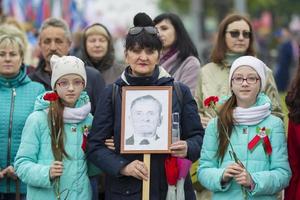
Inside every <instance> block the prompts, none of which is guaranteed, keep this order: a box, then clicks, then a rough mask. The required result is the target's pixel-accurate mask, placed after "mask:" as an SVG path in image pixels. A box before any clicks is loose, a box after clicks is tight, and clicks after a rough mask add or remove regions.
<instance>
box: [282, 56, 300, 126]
mask: <svg viewBox="0 0 300 200" xmlns="http://www.w3.org/2000/svg"><path fill="white" fill-rule="evenodd" d="M299 63H300V56H299ZM285 103H286V105H287V107H288V109H289V114H288V116H289V119H291V120H292V121H293V122H295V123H297V124H300V64H299V66H298V69H297V73H296V75H295V77H294V79H293V81H292V82H291V84H290V87H289V89H288V92H287V96H286V97H285Z"/></svg>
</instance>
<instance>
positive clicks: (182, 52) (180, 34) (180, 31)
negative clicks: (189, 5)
mask: <svg viewBox="0 0 300 200" xmlns="http://www.w3.org/2000/svg"><path fill="white" fill-rule="evenodd" d="M163 20H169V21H170V22H171V24H172V26H173V27H174V29H175V33H176V40H175V42H174V44H173V46H172V48H175V49H176V50H178V51H179V53H178V58H179V59H180V61H184V60H185V59H186V58H187V57H189V56H195V57H196V58H198V57H199V55H198V51H197V48H196V47H195V45H194V43H193V42H192V40H191V38H190V36H189V34H188V32H187V31H186V29H185V27H184V25H183V23H182V21H181V19H180V18H179V17H178V16H177V15H176V14H174V13H163V14H160V15H158V16H157V17H155V19H154V20H153V21H154V24H155V25H156V24H158V23H160V22H161V21H163ZM198 59H199V58H198Z"/></svg>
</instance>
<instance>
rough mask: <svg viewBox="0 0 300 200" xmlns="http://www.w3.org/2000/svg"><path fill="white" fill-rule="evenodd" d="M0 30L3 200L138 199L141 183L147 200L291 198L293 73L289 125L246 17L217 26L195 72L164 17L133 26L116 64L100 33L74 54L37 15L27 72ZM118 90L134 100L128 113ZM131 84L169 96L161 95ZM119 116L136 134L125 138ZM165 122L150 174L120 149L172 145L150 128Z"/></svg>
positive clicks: (64, 33) (19, 45) (59, 27)
mask: <svg viewBox="0 0 300 200" xmlns="http://www.w3.org/2000/svg"><path fill="white" fill-rule="evenodd" d="M0 30H1V31H0V130H1V131H0V145H1V147H2V148H1V152H0V200H12V199H17V200H20V199H22V200H25V199H27V200H35V199H49V200H50V199H51V200H53V199H57V200H60V199H72V200H73V199H82V200H85V199H86V200H90V199H93V200H97V199H107V200H110V199H111V200H117V199H124V200H126V199H128V200H129V199H130V200H132V199H134V200H140V199H142V195H143V192H142V191H143V184H145V182H149V195H150V196H149V197H148V199H151V200H158V199H167V200H184V199H189V200H193V199H202V197H201V193H203V192H204V193H206V194H208V196H207V197H206V198H205V199H229V198H230V199H282V198H284V199H285V200H294V199H297V197H298V196H300V184H299V183H300V177H299V169H300V167H299V165H300V161H299V156H297V155H298V154H297V152H298V150H299V149H300V137H299V134H300V128H299V127H300V120H299V119H300V118H299V115H300V114H299V113H300V111H299V110H300V105H298V104H299V98H300V88H299V84H300V67H298V68H297V70H295V71H296V73H295V76H294V79H293V80H292V81H291V84H290V87H289V89H288V93H287V96H286V105H287V107H288V110H289V114H288V119H289V122H288V127H286V128H285V125H284V123H283V118H284V113H283V111H282V105H281V102H280V97H279V94H278V90H277V86H276V83H275V80H274V76H273V72H272V70H271V69H270V68H269V67H268V66H266V65H265V63H264V62H263V61H262V60H260V59H259V58H257V57H256V52H255V48H254V47H255V45H254V44H255V35H254V30H253V27H252V25H251V23H250V20H249V19H248V18H247V17H245V16H243V15H240V14H229V15H228V16H226V17H225V18H224V19H223V20H222V21H221V22H220V24H219V29H218V33H217V36H216V41H215V43H214V46H213V48H212V50H211V56H210V59H209V60H210V62H209V63H208V64H205V65H204V66H201V62H200V59H199V54H198V52H197V49H196V47H195V45H194V44H193V42H192V40H191V38H190V36H189V34H188V32H187V30H186V28H185V27H184V24H183V22H182V20H181V19H180V17H179V16H178V15H176V14H173V13H163V14H160V15H158V16H157V17H155V18H154V19H153V20H152V19H151V18H150V17H149V16H148V15H147V14H146V13H138V14H136V15H135V16H134V19H133V26H132V27H131V28H129V30H128V33H127V35H126V38H125V44H124V58H125V59H124V63H125V65H124V64H120V63H117V62H116V61H115V57H114V55H115V52H114V46H113V38H112V36H111V34H110V32H109V30H108V29H107V27H106V26H105V25H103V24H100V23H95V24H92V25H89V26H87V27H86V28H85V29H84V30H83V33H82V35H81V41H80V51H79V52H80V53H78V52H77V53H76V56H74V55H70V48H71V44H72V36H71V32H70V29H69V26H68V25H67V24H66V23H65V21H64V20H62V19H58V18H48V19H46V20H45V21H44V22H43V23H42V25H41V27H40V30H39V36H38V46H39V49H40V52H41V56H40V57H41V58H40V60H39V63H38V65H37V66H36V67H34V66H28V65H27V64H25V62H24V59H25V55H26V54H27V53H26V51H27V40H26V38H25V34H24V32H23V30H22V29H21V28H20V27H17V26H15V25H13V24H9V23H5V22H4V24H3V25H1V28H0ZM294 45H295V44H294ZM298 48H299V44H298ZM298 50H299V49H298ZM298 56H299V54H298ZM283 59H284V58H283ZM298 59H299V61H300V57H299V58H298ZM281 70H282V69H281ZM277 76H278V73H277ZM126 88H135V90H136V91H137V94H136V95H137V96H136V97H135V98H134V99H133V100H132V102H131V103H128V102H126V101H129V100H128V99H126V96H125V90H126ZM141 88H143V90H145V88H146V90H149V93H150V91H152V92H153V90H154V91H155V90H157V88H160V90H163V89H166V88H171V89H170V90H169V91H170V95H169V97H170V99H168V100H166V99H163V100H161V99H160V98H155V97H153V96H152V95H151V94H152V93H151V94H148V93H146V94H144V93H142V92H141V91H139V89H141ZM139 94H141V95H140V96H138V95H139ZM165 101H167V102H169V103H170V106H169V108H170V109H167V108H164V106H166V105H168V104H167V103H166V102H165ZM126 105H130V106H129V108H127V107H126ZM298 106H299V107H298ZM127 110H128V112H129V113H130V115H128V116H129V117H128V118H130V120H131V122H132V127H133V135H129V136H128V137H127V138H126V135H125V136H124V131H125V130H124V126H125V127H126V126H130V125H129V124H128V123H127V124H125V123H124V122H125V121H126V120H125V119H124V117H125V116H126V115H124V112H127ZM165 110H168V112H165ZM166 113H169V115H170V116H165V114H166ZM172 116H173V119H171V118H172ZM174 116H176V119H174ZM171 121H173V122H174V121H176V122H177V123H178V126H177V128H178V129H177V130H176V131H178V132H179V134H178V133H177V134H178V138H177V139H176V141H175V140H174V141H169V142H167V144H168V147H167V151H164V152H160V153H155V154H151V157H150V164H149V163H148V161H146V160H144V153H141V152H139V151H138V150H136V151H133V152H131V153H124V152H123V146H124V145H129V146H133V147H132V148H136V147H138V146H142V148H144V146H145V145H146V146H153V145H154V143H155V142H156V141H160V140H162V139H164V140H166V139H170V138H171V135H170V134H172V130H171V129H172V128H171V126H172V125H171V124H167V125H166V124H165V125H164V126H165V127H167V129H168V131H157V129H158V128H159V127H160V126H162V123H170V122H171ZM168 127H169V128H168ZM286 130H287V131H286ZM174 131H175V130H174ZM130 134H132V133H130ZM169 135H170V137H169ZM192 162H193V163H194V166H196V168H192V169H191V171H190V172H189V169H190V166H191V163H192ZM183 174H184V175H183ZM192 175H193V181H192ZM181 178H184V179H183V181H182V180H181ZM104 182H105V183H104ZM199 185H200V186H199ZM176 187H177V189H174V188H176ZM196 190H197V191H196Z"/></svg>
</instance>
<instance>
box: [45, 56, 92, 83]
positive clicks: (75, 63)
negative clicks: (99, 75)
mask: <svg viewBox="0 0 300 200" xmlns="http://www.w3.org/2000/svg"><path fill="white" fill-rule="evenodd" d="M50 65H51V69H52V76H51V87H52V89H54V86H55V83H56V81H57V80H58V79H59V78H60V77H62V76H64V75H67V74H77V75H79V76H81V77H82V78H83V80H84V85H85V86H86V82H87V81H86V71H85V67H84V63H83V62H82V60H80V59H79V58H77V57H75V56H62V57H59V56H57V55H53V56H52V57H51V59H50Z"/></svg>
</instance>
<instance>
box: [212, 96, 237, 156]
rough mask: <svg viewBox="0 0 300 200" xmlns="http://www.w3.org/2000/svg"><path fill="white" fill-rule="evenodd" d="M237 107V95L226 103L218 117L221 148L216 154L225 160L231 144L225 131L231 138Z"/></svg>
mask: <svg viewBox="0 0 300 200" xmlns="http://www.w3.org/2000/svg"><path fill="white" fill-rule="evenodd" d="M235 107H236V96H235V95H234V94H232V96H231V97H230V98H229V99H228V100H227V101H226V102H225V103H224V105H223V106H222V108H221V109H220V111H219V118H218V124H217V126H218V132H219V148H218V151H217V153H216V156H217V158H218V159H220V161H223V159H224V155H225V152H226V150H227V148H228V145H229V140H228V138H227V136H226V133H225V131H226V132H227V134H228V137H229V138H230V136H231V134H232V130H233V125H234V119H233V109H234V108H235Z"/></svg>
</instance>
